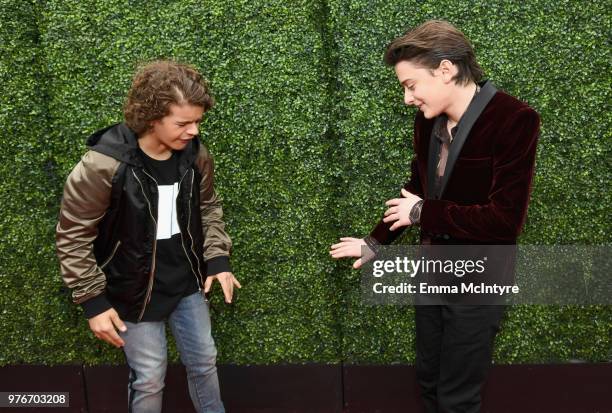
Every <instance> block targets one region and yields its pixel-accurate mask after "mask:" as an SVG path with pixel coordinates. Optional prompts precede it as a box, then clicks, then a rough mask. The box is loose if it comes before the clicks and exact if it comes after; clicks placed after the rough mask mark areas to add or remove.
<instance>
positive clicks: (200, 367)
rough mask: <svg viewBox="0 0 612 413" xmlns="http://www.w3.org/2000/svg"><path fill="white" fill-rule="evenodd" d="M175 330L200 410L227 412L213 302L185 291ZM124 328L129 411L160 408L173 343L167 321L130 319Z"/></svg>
mask: <svg viewBox="0 0 612 413" xmlns="http://www.w3.org/2000/svg"><path fill="white" fill-rule="evenodd" d="M168 323H169V324H170V328H171V330H172V335H173V336H174V339H175V341H176V345H177V348H178V351H179V354H180V357H181V361H182V362H183V365H185V368H186V370H187V381H188V383H189V395H190V396H191V401H192V402H193V405H194V407H195V409H196V411H197V412H198V413H221V412H225V410H224V408H223V403H222V401H221V395H220V392H219V380H218V378H217V367H216V364H215V363H216V357H217V349H216V348H215V343H214V341H213V337H212V334H211V329H210V314H209V312H208V305H207V303H206V301H205V300H204V296H203V295H202V293H201V292H197V293H195V294H192V295H190V296H188V297H184V298H183V299H182V300H181V301H180V302H179V304H178V305H177V307H176V309H175V310H174V311H173V312H172V314H170V317H169V319H168ZM125 325H126V327H127V331H126V332H125V333H120V335H121V338H122V339H123V340H124V341H125V346H124V347H123V350H124V352H125V356H126V359H127V363H128V365H129V367H130V377H129V385H128V403H129V410H128V411H129V412H130V413H132V412H133V413H145V412H146V413H149V412H150V413H159V412H161V410H162V396H163V389H164V378H165V376H166V365H167V359H168V347H167V342H166V330H165V322H164V321H155V322H140V323H130V322H126V323H125Z"/></svg>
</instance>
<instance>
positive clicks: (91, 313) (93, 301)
mask: <svg viewBox="0 0 612 413" xmlns="http://www.w3.org/2000/svg"><path fill="white" fill-rule="evenodd" d="M81 307H83V311H84V312H85V317H87V319H90V318H92V317H95V316H97V315H98V314H102V313H103V312H105V311H106V310H109V309H111V308H113V306H112V305H111V304H110V303H109V302H108V300H107V299H106V294H104V293H102V294H100V295H96V296H95V297H93V298H90V299H89V300H87V301H83V302H82V303H81Z"/></svg>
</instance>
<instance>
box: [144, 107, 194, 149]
mask: <svg viewBox="0 0 612 413" xmlns="http://www.w3.org/2000/svg"><path fill="white" fill-rule="evenodd" d="M203 114H204V108H202V107H201V106H193V105H190V104H188V103H187V104H183V105H175V104H171V105H170V113H169V114H167V115H166V116H164V117H163V118H161V119H157V120H154V121H153V122H151V124H152V125H153V129H152V130H151V138H152V139H153V140H154V141H155V143H157V144H158V145H160V146H165V147H166V149H168V150H176V151H180V150H182V149H184V148H185V146H187V144H188V143H189V141H190V140H192V139H193V138H194V137H195V136H196V135H197V134H198V127H199V125H200V122H202V115H203Z"/></svg>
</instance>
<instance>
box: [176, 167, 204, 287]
mask: <svg viewBox="0 0 612 413" xmlns="http://www.w3.org/2000/svg"><path fill="white" fill-rule="evenodd" d="M187 172H189V170H187V171H185V173H184V174H183V176H182V177H181V180H180V181H179V192H180V191H181V184H182V183H183V178H184V177H185V176H186V175H187ZM192 192H193V179H192V180H191V189H190V191H189V207H188V208H189V209H188V211H189V213H188V214H187V233H188V234H189V222H190V221H191V193H192ZM179 227H180V223H179ZM182 231H183V230H182V229H181V245H182V247H183V252H185V256H186V257H187V261H189V266H190V267H191V272H192V273H193V275H194V276H195V279H196V284H197V285H198V291H202V286H203V285H204V283H203V282H202V284H200V282H199V281H198V275H197V274H196V272H195V270H194V269H193V264H192V262H191V258H189V254H188V253H187V249H186V248H185V242H184V241H183V233H182ZM189 236H190V237H191V234H190V235H189ZM191 243H192V244H193V241H191ZM192 251H193V248H192ZM194 256H196V255H195V253H194ZM196 257H197V256H196ZM199 269H200V263H198V272H199ZM200 278H201V275H200Z"/></svg>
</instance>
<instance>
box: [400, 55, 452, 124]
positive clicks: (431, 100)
mask: <svg viewBox="0 0 612 413" xmlns="http://www.w3.org/2000/svg"><path fill="white" fill-rule="evenodd" d="M449 64H450V65H449ZM453 69H454V68H453V65H452V63H450V62H449V61H447V60H446V61H443V62H441V63H440V66H439V67H438V68H437V69H434V70H432V69H428V68H425V67H422V66H419V65H417V64H415V63H412V62H410V61H407V60H402V61H400V62H398V63H397V64H396V65H395V74H396V75H397V79H398V80H399V82H400V84H401V85H402V87H403V88H404V103H405V104H406V105H409V106H416V107H417V108H419V110H421V112H423V115H424V116H425V117H426V118H427V119H432V118H435V117H436V116H438V115H440V114H441V113H443V112H445V111H446V110H447V108H448V106H449V104H450V101H451V99H450V98H451V94H452V90H453V87H452V79H451V78H452V75H453Z"/></svg>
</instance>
